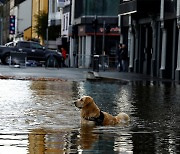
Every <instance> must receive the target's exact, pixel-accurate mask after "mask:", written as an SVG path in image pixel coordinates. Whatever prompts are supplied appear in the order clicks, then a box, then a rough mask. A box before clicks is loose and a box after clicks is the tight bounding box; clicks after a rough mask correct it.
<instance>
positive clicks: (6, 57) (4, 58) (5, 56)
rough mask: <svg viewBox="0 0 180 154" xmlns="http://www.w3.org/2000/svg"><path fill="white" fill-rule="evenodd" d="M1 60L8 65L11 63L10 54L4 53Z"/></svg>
mask: <svg viewBox="0 0 180 154" xmlns="http://www.w3.org/2000/svg"><path fill="white" fill-rule="evenodd" d="M1 61H2V63H3V64H4V65H8V64H9V63H10V54H6V55H4V56H3V58H2V59H1Z"/></svg>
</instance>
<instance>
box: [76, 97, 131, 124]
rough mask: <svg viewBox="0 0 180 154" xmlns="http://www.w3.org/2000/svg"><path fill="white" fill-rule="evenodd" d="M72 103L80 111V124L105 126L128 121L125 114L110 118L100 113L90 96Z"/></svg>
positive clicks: (104, 113) (107, 114)
mask: <svg viewBox="0 0 180 154" xmlns="http://www.w3.org/2000/svg"><path fill="white" fill-rule="evenodd" d="M74 103H75V106H76V107H78V108H79V109H81V123H82V124H88V125H96V126H105V125H117V124H126V123H128V122H129V121H130V118H129V116H128V115H127V114H126V113H119V114H118V115H117V116H112V115H110V114H109V113H106V112H102V111H101V110H100V109H99V108H98V106H97V105H96V103H95V102H94V100H93V98H92V97H90V96H83V97H82V98H80V99H78V100H76V101H75V102H74Z"/></svg>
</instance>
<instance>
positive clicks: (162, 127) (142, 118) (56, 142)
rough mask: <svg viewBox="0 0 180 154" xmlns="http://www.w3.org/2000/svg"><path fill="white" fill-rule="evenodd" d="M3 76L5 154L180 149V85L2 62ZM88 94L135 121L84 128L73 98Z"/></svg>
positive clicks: (1, 142) (0, 142) (0, 99)
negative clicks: (23, 66) (4, 63)
mask: <svg viewBox="0 0 180 154" xmlns="http://www.w3.org/2000/svg"><path fill="white" fill-rule="evenodd" d="M108 73H109V74H108ZM107 75H108V76H107ZM115 75H117V77H118V79H117V78H116V77H115ZM121 75H122V76H123V77H121ZM0 76H1V77H3V76H4V77H5V76H6V77H7V79H0V118H1V121H0V154H1V153H2V154H6V153H8V154H28V153H30V154H31V153H35V154H36V153H40V154H44V153H57V154H59V153H60V154H61V153H79V154H80V153H93V154H94V153H111V154H118V153H123V154H129V153H130V154H131V153H148V154H153V153H157V154H159V153H167V154H171V153H179V152H180V149H179V147H180V132H179V130H180V129H179V127H180V121H179V113H180V106H179V100H180V95H179V94H180V86H179V84H175V83H174V82H161V81H160V80H151V78H149V77H147V78H144V80H142V79H143V78H142V77H141V80H140V78H138V75H135V76H134V77H133V75H132V76H131V80H127V79H128V76H127V73H122V72H115V71H105V72H103V71H100V72H97V73H96V72H92V70H90V69H74V68H62V69H45V68H32V67H27V68H10V67H8V66H0ZM112 76H114V80H111V79H108V80H106V79H107V78H110V77H112ZM8 77H11V78H12V79H10V78H8ZM93 78H94V79H93ZM98 78H103V80H101V79H100V80H99V79H98ZM16 79H18V80H16ZM46 79H47V80H46ZM87 79H88V80H87ZM133 79H134V80H133ZM145 79H146V80H145ZM119 81H123V82H119ZM83 95H90V96H92V97H93V98H94V100H95V102H96V103H97V105H98V106H99V108H100V109H101V110H102V111H106V112H108V113H110V114H112V115H117V114H118V113H119V112H125V113H127V114H128V115H129V116H130V117H131V122H130V123H129V125H125V126H121V125H119V126H114V127H111V126H108V127H103V126H98V127H81V125H80V111H79V109H77V108H76V107H75V106H74V104H73V101H74V100H76V99H77V98H79V97H81V96H83Z"/></svg>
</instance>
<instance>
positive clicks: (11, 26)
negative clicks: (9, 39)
mask: <svg viewBox="0 0 180 154" xmlns="http://www.w3.org/2000/svg"><path fill="white" fill-rule="evenodd" d="M9 22H10V23H9V34H15V15H10V20H9Z"/></svg>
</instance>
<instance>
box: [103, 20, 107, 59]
mask: <svg viewBox="0 0 180 154" xmlns="http://www.w3.org/2000/svg"><path fill="white" fill-rule="evenodd" d="M105 25H106V21H105V20H104V21H103V40H102V55H103V53H104V44H105Z"/></svg>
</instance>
